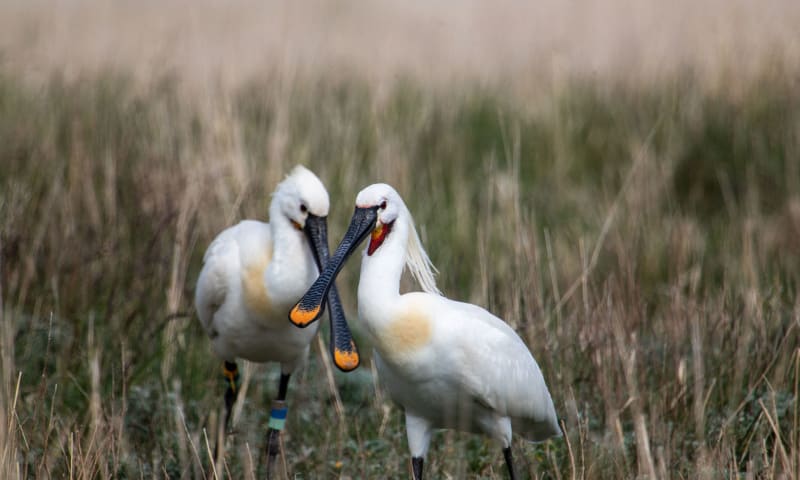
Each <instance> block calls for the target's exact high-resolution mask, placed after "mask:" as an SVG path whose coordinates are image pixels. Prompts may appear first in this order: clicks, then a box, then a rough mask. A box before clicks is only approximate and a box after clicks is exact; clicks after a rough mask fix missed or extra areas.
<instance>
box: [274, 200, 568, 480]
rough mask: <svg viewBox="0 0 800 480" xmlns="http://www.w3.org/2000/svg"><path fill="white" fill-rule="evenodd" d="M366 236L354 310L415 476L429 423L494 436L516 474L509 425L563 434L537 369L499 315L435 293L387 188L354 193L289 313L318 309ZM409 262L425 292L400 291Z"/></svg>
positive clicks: (528, 433) (296, 315)
mask: <svg viewBox="0 0 800 480" xmlns="http://www.w3.org/2000/svg"><path fill="white" fill-rule="evenodd" d="M367 237H369V243H368V246H367V248H366V249H365V250H364V255H363V257H362V262H361V275H360V278H359V286H358V311H359V317H360V319H361V321H362V323H363V324H364V326H365V330H366V331H367V333H368V334H369V335H370V336H371V339H372V343H373V345H374V347H375V361H376V366H377V369H378V373H379V375H380V377H381V379H382V380H383V383H384V384H385V385H386V388H387V390H388V392H389V394H390V396H391V398H392V399H393V400H394V401H395V402H396V403H398V404H399V405H400V406H401V407H402V408H403V410H404V411H405V416H406V431H407V434H408V442H409V447H410V450H411V455H412V467H413V472H414V477H415V478H417V479H421V478H422V465H423V459H424V457H425V454H426V453H427V450H428V445H429V442H430V435H431V431H432V430H433V429H437V428H454V429H459V430H464V431H469V432H476V433H484V434H486V435H489V436H490V437H492V438H494V439H495V440H497V441H498V442H499V443H500V444H501V446H502V448H503V454H504V457H505V460H506V464H507V466H508V470H509V474H510V475H511V477H512V478H514V469H513V461H512V455H511V436H512V430H513V431H516V432H517V433H518V434H520V435H521V436H522V437H523V438H525V439H527V440H530V441H534V442H539V441H544V440H547V439H548V438H550V437H554V436H558V435H561V429H560V428H559V425H558V420H557V417H556V413H555V407H554V405H553V400H552V398H551V397H550V393H549V391H548V389H547V385H546V384H545V381H544V377H543V375H542V372H541V370H540V369H539V366H538V364H537V363H536V360H534V358H533V356H532V355H531V353H530V351H529V350H528V348H527V346H526V345H525V344H524V343H523V341H522V340H521V339H520V337H519V336H518V335H517V334H516V332H514V330H513V329H512V328H511V327H510V326H508V324H506V323H505V322H504V321H503V320H501V319H499V318H498V317H496V316H495V315H493V314H491V313H489V312H488V311H486V310H484V309H483V308H481V307H478V306H475V305H471V304H468V303H462V302H457V301H453V300H450V299H447V298H445V297H443V296H441V294H440V292H439V290H438V288H437V287H436V281H435V269H434V267H433V265H432V263H431V261H430V259H429V257H428V255H427V253H426V252H425V250H424V248H423V247H422V243H421V242H420V239H419V236H418V235H417V232H416V229H415V228H414V222H413V219H412V216H411V213H410V212H409V210H408V208H407V207H406V205H405V203H404V202H403V200H402V198H401V197H400V195H399V194H398V193H397V192H396V191H395V190H394V189H393V188H392V187H390V186H389V185H386V184H376V185H371V186H369V187H367V188H365V189H364V190H362V191H361V192H360V193H359V194H358V197H357V198H356V208H355V211H354V213H353V217H352V219H351V222H350V226H349V228H348V230H347V233H346V234H345V236H344V238H343V239H342V241H341V243H340V244H339V246H338V247H337V249H336V252H335V253H334V255H333V256H332V257H331V261H330V262H329V263H328V265H327V267H326V268H325V269H324V270H323V271H322V273H321V274H320V276H319V278H318V279H317V280H316V281H315V283H314V285H312V287H311V288H310V289H309V291H308V292H307V293H306V294H305V295H304V296H303V298H302V299H301V300H300V301H299V302H298V303H297V305H296V306H295V307H294V308H293V309H292V310H291V312H290V319H291V320H292V321H297V320H298V319H304V320H306V321H313V319H314V318H316V316H318V312H319V306H320V305H321V303H322V302H323V298H324V296H325V294H326V293H327V291H328V289H329V288H330V285H332V282H333V280H334V279H335V277H336V275H337V274H338V272H339V271H340V270H341V268H342V264H343V263H344V261H345V260H346V259H347V258H348V257H349V255H350V254H351V253H352V252H353V251H354V250H355V249H356V248H357V247H358V245H359V244H360V243H361V242H362V241H364V240H365V239H366V238H367ZM406 267H408V269H409V270H410V272H411V274H412V275H413V277H414V278H415V279H416V280H417V282H418V283H419V285H420V287H421V288H422V290H423V291H422V292H412V293H407V294H405V295H401V294H400V277H401V275H402V272H403V269H404V268H406Z"/></svg>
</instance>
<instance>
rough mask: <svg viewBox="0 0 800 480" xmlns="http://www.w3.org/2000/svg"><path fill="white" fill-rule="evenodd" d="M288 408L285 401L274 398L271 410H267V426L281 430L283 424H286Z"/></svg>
mask: <svg viewBox="0 0 800 480" xmlns="http://www.w3.org/2000/svg"><path fill="white" fill-rule="evenodd" d="M288 411H289V409H288V408H287V407H286V403H285V402H282V401H280V400H275V401H274V402H272V410H270V412H269V423H268V424H267V426H268V427H269V428H271V429H273V430H283V426H284V425H286V414H287V412H288Z"/></svg>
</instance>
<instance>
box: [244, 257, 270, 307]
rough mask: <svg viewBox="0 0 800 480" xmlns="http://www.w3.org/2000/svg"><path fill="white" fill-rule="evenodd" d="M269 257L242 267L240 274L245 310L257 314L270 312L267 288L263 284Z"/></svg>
mask: <svg viewBox="0 0 800 480" xmlns="http://www.w3.org/2000/svg"><path fill="white" fill-rule="evenodd" d="M269 261H270V256H269V255H264V256H263V257H261V258H259V259H258V260H257V261H255V262H252V263H250V264H248V265H246V266H245V267H244V272H242V291H243V293H244V301H245V304H246V305H247V308H248V309H250V310H251V311H252V312H255V313H258V314H262V315H264V314H267V313H269V312H270V311H271V310H272V302H271V301H270V299H269V293H268V292H267V286H266V285H265V284H264V272H265V271H266V269H267V266H268V265H269Z"/></svg>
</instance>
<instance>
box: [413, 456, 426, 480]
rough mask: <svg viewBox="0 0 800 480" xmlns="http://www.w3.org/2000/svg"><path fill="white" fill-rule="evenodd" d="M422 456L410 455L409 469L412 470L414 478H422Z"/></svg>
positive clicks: (416, 479) (417, 479)
mask: <svg viewBox="0 0 800 480" xmlns="http://www.w3.org/2000/svg"><path fill="white" fill-rule="evenodd" d="M423 462H424V459H423V458H422V457H411V470H413V472H414V480H422V463H423Z"/></svg>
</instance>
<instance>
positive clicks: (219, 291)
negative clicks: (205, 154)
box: [195, 166, 358, 463]
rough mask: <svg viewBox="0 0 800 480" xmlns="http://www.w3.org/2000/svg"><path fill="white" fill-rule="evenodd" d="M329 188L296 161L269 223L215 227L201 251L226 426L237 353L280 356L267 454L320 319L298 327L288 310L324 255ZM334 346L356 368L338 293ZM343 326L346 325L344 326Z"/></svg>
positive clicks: (206, 316) (203, 314) (204, 311)
mask: <svg viewBox="0 0 800 480" xmlns="http://www.w3.org/2000/svg"><path fill="white" fill-rule="evenodd" d="M329 205H330V202H329V199H328V192H327V191H326V190H325V187H324V186H323V185H322V182H321V181H320V180H319V178H317V176H316V175H314V174H313V173H312V172H311V171H309V170H308V169H306V168H304V167H302V166H297V167H295V169H294V170H293V171H292V172H291V173H290V174H289V175H288V176H287V177H286V179H284V180H283V181H282V182H281V183H280V184H279V185H278V186H277V188H276V190H275V192H274V193H273V195H272V202H271V204H270V208H269V216H270V222H269V223H263V222H258V221H254V220H244V221H242V222H240V223H239V224H237V225H234V226H232V227H230V228H228V229H226V230H224V231H223V232H222V233H220V234H219V235H218V236H217V237H216V238H215V239H214V241H213V242H212V243H211V245H210V246H209V247H208V250H207V251H206V253H205V256H204V258H203V269H202V270H201V272H200V275H199V277H198V279H197V287H196V291H195V307H196V309H197V315H198V317H199V318H200V323H201V324H202V325H203V328H204V329H205V331H206V333H207V334H208V336H209V337H210V339H211V344H212V346H213V348H214V351H215V352H216V354H217V355H218V356H219V357H221V358H222V359H223V360H224V367H223V373H224V374H225V377H226V378H227V379H228V381H227V383H228V388H227V390H226V392H225V406H226V413H225V427H226V428H227V426H228V424H229V421H230V414H231V407H232V406H233V403H234V402H235V400H236V395H237V393H238V390H239V382H238V380H239V375H238V369H237V366H236V359H237V358H243V359H246V360H250V361H252V362H270V361H274V362H279V363H280V366H281V378H280V385H279V387H278V395H277V397H276V400H275V402H273V405H272V410H271V413H270V420H269V430H268V435H267V452H268V454H269V456H268V459H269V461H270V463H271V458H272V457H273V456H274V455H275V454H276V453H277V451H278V435H279V434H280V431H281V430H282V428H283V425H284V423H285V419H286V404H285V400H286V390H287V387H288V385H289V378H290V376H291V374H292V373H293V372H295V371H296V370H297V369H298V367H300V366H301V365H302V364H303V363H304V361H305V359H306V357H307V356H308V351H309V345H310V343H311V340H312V339H313V338H314V335H315V334H316V333H317V329H318V328H319V325H316V324H315V325H314V326H313V327H312V328H307V329H299V328H297V327H296V326H294V325H292V324H291V323H290V322H288V321H286V314H287V312H288V311H289V310H290V309H291V308H292V306H293V305H294V304H295V303H296V302H297V300H298V299H299V298H300V297H301V295H303V293H304V292H305V291H306V290H307V289H308V287H309V286H311V284H312V283H313V282H314V279H316V278H317V275H318V273H319V268H320V267H319V266H320V265H321V266H324V265H325V263H327V260H328V239H327V223H326V217H327V215H328V210H329ZM327 299H328V303H329V305H330V314H331V325H332V326H333V325H334V324H336V328H332V329H331V349H332V350H333V351H334V352H335V353H336V355H335V358H337V360H338V361H337V367H339V368H340V369H341V370H343V371H349V370H352V369H354V368H356V367H357V366H358V353H357V351H356V350H355V345H354V344H353V342H352V339H351V337H350V333H349V330H347V324H346V322H345V319H344V314H343V311H342V307H341V303H340V301H339V297H338V294H337V293H336V291H335V288H334V289H331V290H330V292H329V293H328V297H327ZM341 328H344V330H341V331H340V329H341Z"/></svg>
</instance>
